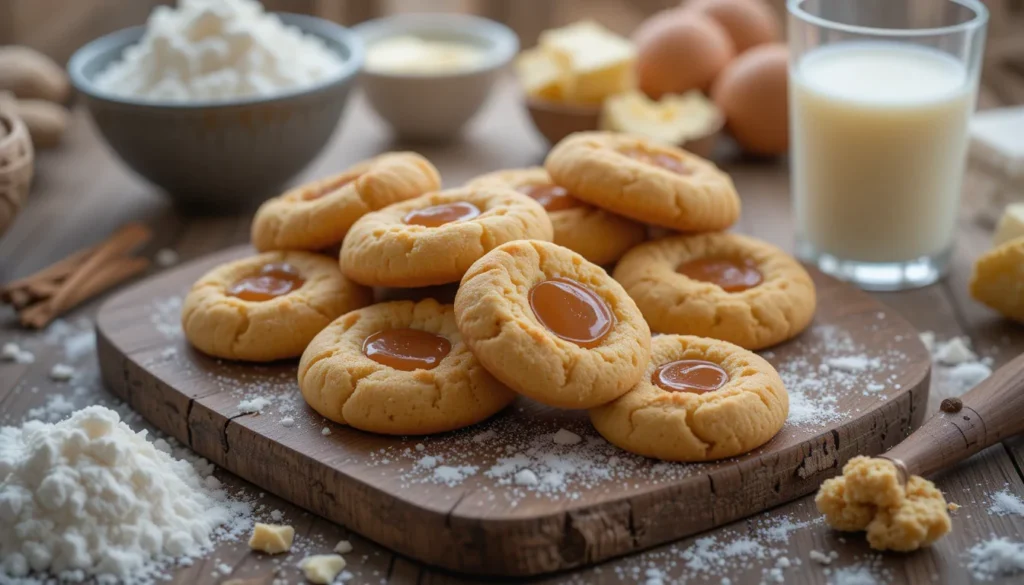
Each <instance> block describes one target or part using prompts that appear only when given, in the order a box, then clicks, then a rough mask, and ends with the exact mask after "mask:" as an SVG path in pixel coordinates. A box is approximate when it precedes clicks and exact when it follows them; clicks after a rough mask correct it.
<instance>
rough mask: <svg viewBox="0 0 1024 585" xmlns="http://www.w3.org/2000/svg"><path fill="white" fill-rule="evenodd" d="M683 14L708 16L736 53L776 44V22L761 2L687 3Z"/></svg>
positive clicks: (705, 0) (692, 0) (701, 0)
mask: <svg viewBox="0 0 1024 585" xmlns="http://www.w3.org/2000/svg"><path fill="white" fill-rule="evenodd" d="M683 8H684V9H686V10H696V11H698V12H701V13H703V14H706V15H707V16H710V17H711V18H713V19H714V20H715V22H717V23H718V24H720V25H722V28H724V29H725V31H726V32H727V33H729V38H730V39H732V44H733V45H734V46H735V47H736V53H737V54H739V53H743V52H744V51H746V50H747V49H750V48H751V47H755V46H757V45H762V44H765V43H774V42H777V41H778V40H779V31H780V30H781V28H782V27H781V25H780V24H779V19H778V17H777V16H776V15H775V12H774V11H773V10H772V7H771V6H769V5H768V3H767V2H765V1H764V0H690V1H689V2H684V3H683Z"/></svg>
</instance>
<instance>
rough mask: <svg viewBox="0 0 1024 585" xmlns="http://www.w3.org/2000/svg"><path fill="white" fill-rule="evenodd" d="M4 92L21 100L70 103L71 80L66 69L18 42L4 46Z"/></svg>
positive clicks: (0, 57)
mask: <svg viewBox="0 0 1024 585" xmlns="http://www.w3.org/2000/svg"><path fill="white" fill-rule="evenodd" d="M0 91H10V92H12V93H14V95H15V97H17V98H18V99H40V100H47V101H51V102H56V103H63V102H66V101H67V99H68V96H69V95H70V94H71V83H70V82H69V81H68V76H67V74H66V73H64V68H63V67H61V66H60V65H57V63H55V62H54V61H53V59H50V58H49V57H47V56H46V55H44V54H42V53H40V52H39V51H36V50H35V49H30V48H28V47H21V46H17V45H9V46H6V47H0Z"/></svg>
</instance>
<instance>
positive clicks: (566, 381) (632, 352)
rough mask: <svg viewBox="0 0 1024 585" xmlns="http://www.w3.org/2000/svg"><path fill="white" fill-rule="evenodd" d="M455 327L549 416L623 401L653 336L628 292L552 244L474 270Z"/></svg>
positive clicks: (511, 252) (498, 253)
mask: <svg viewBox="0 0 1024 585" xmlns="http://www.w3.org/2000/svg"><path fill="white" fill-rule="evenodd" d="M455 320H456V323H458V326H459V331H461V332H462V336H463V338H464V339H465V340H466V343H467V344H468V345H469V347H470V348H471V349H472V350H473V353H474V354H475V355H476V356H477V357H478V358H479V359H480V362H481V363H483V365H484V367H486V368H487V370H488V371H490V372H491V373H492V374H494V376H495V377H496V378H498V379H499V380H501V381H502V382H504V383H505V384H506V385H507V386H508V387H510V388H512V389H513V390H515V391H516V392H518V393H520V394H522V395H524V396H528V397H529V398H532V399H534V400H536V401H538V402H542V403H544V404H547V405H550V406H556V407H561V408H591V407H594V406H598V405H600V404H604V403H607V402H609V401H611V400H614V399H616V398H618V397H619V396H621V395H622V394H624V393H625V392H626V391H628V390H629V389H630V388H631V387H632V386H633V385H634V384H636V383H637V382H638V381H639V380H640V377H641V376H642V375H643V372H644V368H645V367H646V366H647V361H648V359H649V357H650V345H651V333H650V330H649V329H648V327H647V323H646V322H644V320H643V317H642V316H641V315H640V311H639V310H637V308H636V304H635V303H634V302H633V300H632V299H630V298H629V296H628V295H627V294H626V292H625V291H624V290H622V287H621V286H619V284H618V283H617V282H615V281H614V280H612V279H611V277H609V276H608V274H607V273H606V272H605V271H604V270H603V269H602V268H601V267H600V266H597V265H596V264H591V263H590V262H587V261H586V260H584V259H583V257H582V256H580V255H579V254H577V253H575V252H573V251H572V250H569V249H567V248H563V247H561V246H557V245H555V244H551V243H547V242H539V241H519V242H511V243H508V244H504V245H502V246H499V247H498V248H496V249H494V250H493V251H491V252H490V253H488V254H487V255H486V256H484V257H483V258H481V259H480V260H478V261H477V262H476V263H474V264H473V266H472V267H471V268H470V269H469V272H467V273H466V276H465V277H464V278H463V279H462V286H461V287H460V288H459V292H458V294H456V296H455Z"/></svg>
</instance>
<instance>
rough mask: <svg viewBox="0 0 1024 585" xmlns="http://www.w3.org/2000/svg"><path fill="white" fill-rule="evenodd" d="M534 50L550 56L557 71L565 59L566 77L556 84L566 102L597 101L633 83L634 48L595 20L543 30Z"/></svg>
mask: <svg viewBox="0 0 1024 585" xmlns="http://www.w3.org/2000/svg"><path fill="white" fill-rule="evenodd" d="M537 49H538V50H540V51H542V52H544V53H549V54H551V55H553V57H552V59H553V60H554V67H555V69H556V70H557V71H559V72H562V71H564V67H563V65H562V63H564V62H566V61H568V64H569V68H568V72H569V77H568V78H567V79H564V80H561V81H559V83H558V85H560V86H561V87H562V88H563V90H562V91H563V92H564V94H565V95H564V98H563V99H564V101H566V102H575V103H585V104H598V103H601V102H602V101H604V99H605V98H607V97H608V96H611V95H614V94H617V93H620V92H623V91H626V90H629V89H631V88H632V87H633V86H634V85H635V77H634V71H633V68H634V63H635V62H636V48H635V47H634V46H633V44H632V43H631V42H630V41H629V40H627V39H624V38H622V37H620V36H619V35H617V34H615V33H613V32H611V31H609V30H608V29H606V28H605V27H603V26H601V25H600V24H597V23H596V22H592V21H582V22H577V23H575V24H571V25H569V26H566V27H563V28H558V29H552V30H546V31H544V32H543V33H541V35H540V40H539V43H538V47H537ZM527 59H528V60H529V57H528V58H527ZM535 60H536V59H535ZM547 68H548V69H550V68H551V65H550V64H549V65H547ZM547 91H548V93H551V90H547Z"/></svg>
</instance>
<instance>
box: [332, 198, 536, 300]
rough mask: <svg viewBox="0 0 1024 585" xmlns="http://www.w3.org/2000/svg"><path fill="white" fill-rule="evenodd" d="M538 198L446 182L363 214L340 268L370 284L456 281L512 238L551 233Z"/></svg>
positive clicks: (347, 238) (346, 245) (348, 238)
mask: <svg viewBox="0 0 1024 585" xmlns="http://www.w3.org/2000/svg"><path fill="white" fill-rule="evenodd" d="M551 233H552V229H551V220H549V219H548V215H547V213H546V212H545V211H544V208H543V207H541V205H540V204H539V203H537V202H536V201H534V200H533V199H530V198H529V197H527V196H526V195H523V194H522V193H516V192H515V191H513V190H512V189H508V188H505V187H482V188H468V187H463V188H461V189H449V190H446V191H439V192H436V193H428V194H426V195H423V196H420V197H417V198H416V199H411V200H409V201H404V202H402V203H396V204H394V205H391V206H388V207H385V208H384V209H382V210H380V211H376V212H373V213H368V214H366V215H365V216H363V217H362V219H360V220H359V221H357V222H356V224H355V225H353V226H352V229H351V230H350V231H349V233H348V235H347V236H345V242H344V243H343V244H342V249H341V271H342V272H343V273H344V274H345V275H346V276H348V277H349V278H351V279H352V280H354V281H356V282H360V283H362V284H366V285H370V286H391V287H415V286H430V285H434V284H445V283H449V282H458V281H459V279H460V278H462V275H463V274H465V273H466V270H467V269H469V267H470V265H471V264H473V262H475V261H476V260H478V259H479V258H480V257H481V256H483V255H484V254H486V253H487V252H488V251H490V250H492V249H494V248H495V247H497V246H500V245H501V244H504V243H505V242H510V241H512V240H524V239H539V240H547V241H550V240H551Z"/></svg>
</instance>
